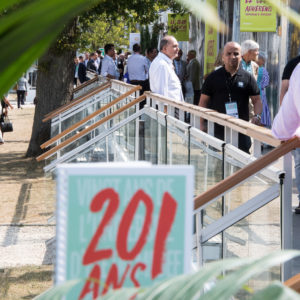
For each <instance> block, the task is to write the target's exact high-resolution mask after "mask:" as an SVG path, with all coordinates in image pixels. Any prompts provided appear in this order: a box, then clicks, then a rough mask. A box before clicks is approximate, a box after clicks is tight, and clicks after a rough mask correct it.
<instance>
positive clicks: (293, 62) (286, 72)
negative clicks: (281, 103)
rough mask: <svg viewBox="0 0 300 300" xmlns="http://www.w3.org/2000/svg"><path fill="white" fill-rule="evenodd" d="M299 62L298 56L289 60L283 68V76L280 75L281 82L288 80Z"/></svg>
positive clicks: (299, 57)
mask: <svg viewBox="0 0 300 300" xmlns="http://www.w3.org/2000/svg"><path fill="white" fill-rule="evenodd" d="M299 62H300V55H299V56H297V57H295V58H293V59H291V60H290V61H289V62H288V63H287V64H286V66H285V67H284V70H283V74H282V80H290V78H291V76H292V73H293V71H294V69H295V68H296V66H297V65H298V63H299Z"/></svg>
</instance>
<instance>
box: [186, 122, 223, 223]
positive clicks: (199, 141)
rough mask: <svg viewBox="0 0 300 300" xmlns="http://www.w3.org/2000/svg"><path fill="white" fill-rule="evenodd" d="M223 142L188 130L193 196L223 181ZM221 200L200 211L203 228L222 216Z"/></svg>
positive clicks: (196, 131)
mask: <svg viewBox="0 0 300 300" xmlns="http://www.w3.org/2000/svg"><path fill="white" fill-rule="evenodd" d="M222 144H223V142H222V141H220V140H218V139H216V138H214V137H211V136H209V135H207V134H205V133H203V132H201V131H200V130H197V129H195V128H192V129H191V130H190V164H191V165H193V166H194V170H195V195H200V194H201V193H203V192H204V191H206V190H208V189H210V188H211V187H213V186H214V185H215V184H216V183H218V182H220V181H221V180H222V179H223V155H222V153H223V151H222ZM222 207H223V206H222V198H221V197H220V198H219V199H218V200H216V201H214V202H213V203H212V204H209V205H208V206H206V208H205V209H203V210H202V217H203V226H204V227H205V226H207V225H208V224H211V223H212V222H214V221H215V220H217V219H219V218H220V217H221V216H222V211H223V209H222Z"/></svg>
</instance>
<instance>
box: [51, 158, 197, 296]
mask: <svg viewBox="0 0 300 300" xmlns="http://www.w3.org/2000/svg"><path fill="white" fill-rule="evenodd" d="M57 174H58V177H57V182H58V187H57V195H58V199H57V213H56V217H57V252H56V264H55V265H56V269H55V281H56V284H60V283H63V282H65V281H68V280H72V279H84V280H82V282H81V283H80V284H78V286H76V287H75V288H73V289H72V290H71V291H70V292H69V293H68V294H67V296H66V297H65V298H64V299H67V300H71V299H72V300H73V299H96V298H98V297H99V296H102V295H105V294H106V293H107V292H108V291H109V290H110V289H115V288H121V287H139V286H150V285H152V284H154V283H156V282H158V281H161V280H164V279H167V278H171V277H173V276H175V275H178V274H183V273H188V272H189V271H190V267H189V266H190V263H191V258H192V251H191V249H192V220H193V207H192V204H193V191H194V186H193V178H194V172H193V167H192V166H151V164H148V163H141V164H138V163H136V164H135V163H131V164H116V163H111V164H96V163H95V164H68V165H62V166H59V167H58V173H57Z"/></svg>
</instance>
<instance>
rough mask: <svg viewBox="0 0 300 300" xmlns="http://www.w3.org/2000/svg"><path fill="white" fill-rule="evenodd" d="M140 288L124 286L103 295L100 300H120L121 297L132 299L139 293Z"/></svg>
mask: <svg viewBox="0 0 300 300" xmlns="http://www.w3.org/2000/svg"><path fill="white" fill-rule="evenodd" d="M139 292H140V289H137V288H122V289H119V290H111V291H109V292H108V293H107V295H105V296H101V297H99V298H98V299H99V300H120V299H124V300H127V299H130V298H131V297H133V296H134V295H136V294H138V293H139Z"/></svg>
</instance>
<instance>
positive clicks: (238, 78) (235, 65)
mask: <svg viewBox="0 0 300 300" xmlns="http://www.w3.org/2000/svg"><path fill="white" fill-rule="evenodd" d="M222 59H223V62H224V66H223V67H221V68H220V69H218V70H216V71H214V72H212V73H211V74H210V75H209V76H208V77H207V79H206V80H205V82H204V85H203V87H202V94H201V97H200V103H199V105H200V106H201V107H210V108H212V109H214V110H216V111H218V112H220V113H223V114H227V115H230V116H232V117H236V118H240V119H243V120H245V121H249V106H248V103H249V97H250V99H251V101H252V104H253V106H254V116H253V118H252V119H251V122H252V123H254V124H257V125H259V124H260V119H261V112H262V103H261V100H260V95H259V94H260V93H259V88H258V86H257V84H256V80H255V78H254V77H253V76H252V75H251V74H250V73H248V72H247V71H244V70H243V69H242V68H241V67H240V63H241V59H242V56H241V46H240V45H239V44H238V43H236V42H228V43H227V44H226V45H225V47H224V51H223V56H222ZM200 129H201V130H203V131H207V128H206V124H205V120H204V119H201V120H200ZM215 137H217V138H218V139H221V140H224V127H223V126H221V125H218V124H215ZM238 147H239V148H240V149H241V150H243V151H245V152H247V153H249V149H250V147H251V139H250V137H249V136H246V135H243V134H239V142H238Z"/></svg>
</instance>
